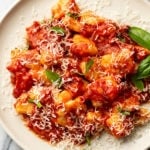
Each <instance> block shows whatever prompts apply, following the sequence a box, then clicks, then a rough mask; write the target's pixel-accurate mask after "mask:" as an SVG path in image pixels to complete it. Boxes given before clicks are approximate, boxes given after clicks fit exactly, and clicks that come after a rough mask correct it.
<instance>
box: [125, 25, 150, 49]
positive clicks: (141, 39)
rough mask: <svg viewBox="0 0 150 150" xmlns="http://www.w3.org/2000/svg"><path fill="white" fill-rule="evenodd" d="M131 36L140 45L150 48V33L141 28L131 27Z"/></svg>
mask: <svg viewBox="0 0 150 150" xmlns="http://www.w3.org/2000/svg"><path fill="white" fill-rule="evenodd" d="M128 34H129V36H130V38H131V39H132V40H133V41H135V42H136V43H137V44H139V45H140V46H143V47H145V48H147V49H150V33H149V32H147V31H145V30H143V29H141V28H139V27H130V28H129V32H128Z"/></svg>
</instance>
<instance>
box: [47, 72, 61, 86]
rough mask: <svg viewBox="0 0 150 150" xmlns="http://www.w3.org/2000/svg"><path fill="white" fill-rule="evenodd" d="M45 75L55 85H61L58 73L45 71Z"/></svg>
mask: <svg viewBox="0 0 150 150" xmlns="http://www.w3.org/2000/svg"><path fill="white" fill-rule="evenodd" d="M45 74H46V76H47V79H48V80H49V81H50V82H52V83H54V82H58V83H59V84H60V82H61V77H60V76H59V75H58V74H57V73H56V72H53V71H51V70H45Z"/></svg>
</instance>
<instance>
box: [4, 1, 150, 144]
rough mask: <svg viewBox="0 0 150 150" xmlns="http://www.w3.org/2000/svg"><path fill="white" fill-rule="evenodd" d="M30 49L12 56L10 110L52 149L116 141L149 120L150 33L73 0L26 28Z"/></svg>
mask: <svg viewBox="0 0 150 150" xmlns="http://www.w3.org/2000/svg"><path fill="white" fill-rule="evenodd" d="M26 33H27V42H28V49H27V50H25V49H19V48H16V49H14V50H12V51H11V61H10V63H9V65H8V66H7V69H8V70H9V71H10V72H11V82H12V84H13V95H14V97H15V98H16V102H15V104H14V107H15V109H16V111H17V113H18V114H20V115H21V116H22V117H23V118H24V120H25V122H26V124H27V126H28V127H29V128H30V129H31V130H33V131H34V132H35V133H36V134H37V135H39V136H40V137H41V138H43V139H45V140H47V141H50V143H52V144H55V143H58V142H60V141H62V140H70V142H73V143H74V144H78V145H80V144H83V143H85V142H87V143H88V144H90V139H92V138H94V137H96V136H99V135H100V134H101V132H102V131H106V132H108V133H110V134H112V135H113V136H114V137H116V138H123V137H125V136H128V135H130V134H131V132H132V131H133V130H134V128H135V127H136V126H138V125H143V124H145V123H146V122H148V121H149V120H150V112H149V111H148V110H147V109H146V108H143V107H142V105H143V104H145V103H148V102H149V99H150V93H149V86H150V82H149V77H150V67H149V64H150V51H149V49H150V47H149V44H148V42H149V40H150V33H148V32H147V31H145V30H143V29H140V28H137V27H130V26H128V25H119V24H117V23H115V22H114V21H112V20H109V19H106V18H103V17H99V16H97V15H95V14H94V13H93V12H91V11H87V12H81V10H80V8H79V6H78V5H77V3H76V2H75V1H74V0H59V1H58V3H57V4H56V5H55V6H54V7H53V8H52V18H48V19H44V20H42V21H34V22H33V24H32V25H31V26H29V27H27V28H26Z"/></svg>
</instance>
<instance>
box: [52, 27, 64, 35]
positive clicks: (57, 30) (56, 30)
mask: <svg viewBox="0 0 150 150" xmlns="http://www.w3.org/2000/svg"><path fill="white" fill-rule="evenodd" d="M51 31H54V32H55V33H57V34H60V35H65V33H66V31H65V30H64V29H63V28H61V27H59V26H55V27H52V28H51Z"/></svg>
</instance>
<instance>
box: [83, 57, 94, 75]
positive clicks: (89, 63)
mask: <svg viewBox="0 0 150 150" xmlns="http://www.w3.org/2000/svg"><path fill="white" fill-rule="evenodd" d="M93 64H94V61H93V60H92V59H90V60H89V61H88V62H87V63H86V70H85V73H87V72H88V71H89V70H90V69H91V67H92V65H93Z"/></svg>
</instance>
